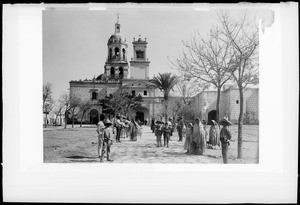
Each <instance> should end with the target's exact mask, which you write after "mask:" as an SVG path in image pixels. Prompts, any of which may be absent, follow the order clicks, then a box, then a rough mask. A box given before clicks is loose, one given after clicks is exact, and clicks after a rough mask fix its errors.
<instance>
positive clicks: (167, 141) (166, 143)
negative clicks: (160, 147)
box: [163, 123, 172, 147]
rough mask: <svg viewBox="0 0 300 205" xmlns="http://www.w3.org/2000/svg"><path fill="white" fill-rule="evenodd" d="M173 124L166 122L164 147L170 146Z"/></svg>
mask: <svg viewBox="0 0 300 205" xmlns="http://www.w3.org/2000/svg"><path fill="white" fill-rule="evenodd" d="M171 129H172V124H171V125H170V123H165V126H164V128H163V135H164V147H165V146H167V147H169V140H170V134H171Z"/></svg>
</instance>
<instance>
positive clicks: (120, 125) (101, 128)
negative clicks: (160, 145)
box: [97, 114, 142, 162]
mask: <svg viewBox="0 0 300 205" xmlns="http://www.w3.org/2000/svg"><path fill="white" fill-rule="evenodd" d="M97 133H98V157H99V158H100V162H103V158H104V155H105V154H106V158H107V161H113V160H112V159H110V147H111V145H112V144H113V139H114V136H115V140H116V143H119V142H121V139H120V138H121V136H123V137H127V138H128V137H129V138H130V141H136V140H137V136H138V135H139V136H142V127H141V125H140V124H139V123H137V122H136V121H135V120H134V119H131V120H130V119H129V118H128V117H125V116H121V115H117V116H116V117H114V118H113V119H112V120H110V119H109V118H108V117H105V115H104V114H101V115H100V121H99V122H98V124H97Z"/></svg>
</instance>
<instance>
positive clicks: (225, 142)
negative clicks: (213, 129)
mask: <svg viewBox="0 0 300 205" xmlns="http://www.w3.org/2000/svg"><path fill="white" fill-rule="evenodd" d="M220 124H221V125H223V127H222V129H221V132H220V141H221V143H222V156H223V163H224V164H227V163H228V160H227V153H228V147H229V145H230V143H229V140H230V139H231V132H230V130H229V126H230V125H232V123H231V122H230V121H229V120H227V119H226V118H224V119H223V120H221V122H220Z"/></svg>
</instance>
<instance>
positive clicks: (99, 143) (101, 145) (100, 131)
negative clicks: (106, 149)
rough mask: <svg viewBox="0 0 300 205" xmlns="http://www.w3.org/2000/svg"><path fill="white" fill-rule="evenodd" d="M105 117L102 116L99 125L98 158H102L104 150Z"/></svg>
mask: <svg viewBox="0 0 300 205" xmlns="http://www.w3.org/2000/svg"><path fill="white" fill-rule="evenodd" d="M104 119H105V115H103V114H101V115H100V121H99V122H98V124H97V133H98V157H100V156H101V153H102V149H103V131H104V129H105V125H104Z"/></svg>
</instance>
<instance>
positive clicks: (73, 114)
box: [72, 110, 74, 128]
mask: <svg viewBox="0 0 300 205" xmlns="http://www.w3.org/2000/svg"><path fill="white" fill-rule="evenodd" d="M72 128H74V110H72Z"/></svg>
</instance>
